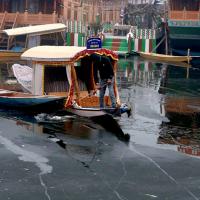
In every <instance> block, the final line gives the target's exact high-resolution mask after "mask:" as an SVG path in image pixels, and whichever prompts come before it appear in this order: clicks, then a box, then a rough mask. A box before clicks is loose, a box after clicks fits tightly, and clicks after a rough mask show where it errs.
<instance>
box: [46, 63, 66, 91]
mask: <svg viewBox="0 0 200 200" xmlns="http://www.w3.org/2000/svg"><path fill="white" fill-rule="evenodd" d="M68 91H69V82H68V79H67V73H66V67H65V66H58V67H52V66H45V68H44V92H45V94H50V93H59V92H68Z"/></svg>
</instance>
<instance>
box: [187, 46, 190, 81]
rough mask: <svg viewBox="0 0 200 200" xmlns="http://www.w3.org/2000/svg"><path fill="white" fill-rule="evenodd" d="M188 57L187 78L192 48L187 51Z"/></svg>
mask: <svg viewBox="0 0 200 200" xmlns="http://www.w3.org/2000/svg"><path fill="white" fill-rule="evenodd" d="M187 57H188V67H187V78H189V72H190V71H189V67H190V49H188V52H187Z"/></svg>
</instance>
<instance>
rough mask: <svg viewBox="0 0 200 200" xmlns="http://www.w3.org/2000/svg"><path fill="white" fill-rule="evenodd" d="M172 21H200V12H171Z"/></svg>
mask: <svg viewBox="0 0 200 200" xmlns="http://www.w3.org/2000/svg"><path fill="white" fill-rule="evenodd" d="M169 19H170V20H188V21H199V20H200V12H199V11H186V10H183V11H173V10H171V11H169Z"/></svg>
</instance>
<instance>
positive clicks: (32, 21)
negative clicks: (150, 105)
mask: <svg viewBox="0 0 200 200" xmlns="http://www.w3.org/2000/svg"><path fill="white" fill-rule="evenodd" d="M3 16H4V13H0V25H1V20H2V19H3ZM15 20H16V13H6V17H5V19H4V21H6V22H15ZM57 21H58V16H57V14H56V13H52V14H42V13H41V12H40V13H37V14H31V13H28V12H24V13H19V14H18V16H17V20H16V24H17V25H18V26H20V25H22V26H24V25H36V24H50V23H56V22H57ZM1 28H2V27H1Z"/></svg>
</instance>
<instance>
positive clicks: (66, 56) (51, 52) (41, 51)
mask: <svg viewBox="0 0 200 200" xmlns="http://www.w3.org/2000/svg"><path fill="white" fill-rule="evenodd" d="M85 49H86V47H77V46H37V47H33V48H30V49H28V50H27V51H25V52H24V53H23V54H22V55H21V59H23V60H32V61H38V62H39V61H45V62H51V61H52V62H60V61H64V62H65V61H70V60H72V59H73V58H74V57H75V56H76V55H77V54H78V53H80V52H81V51H83V50H85Z"/></svg>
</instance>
